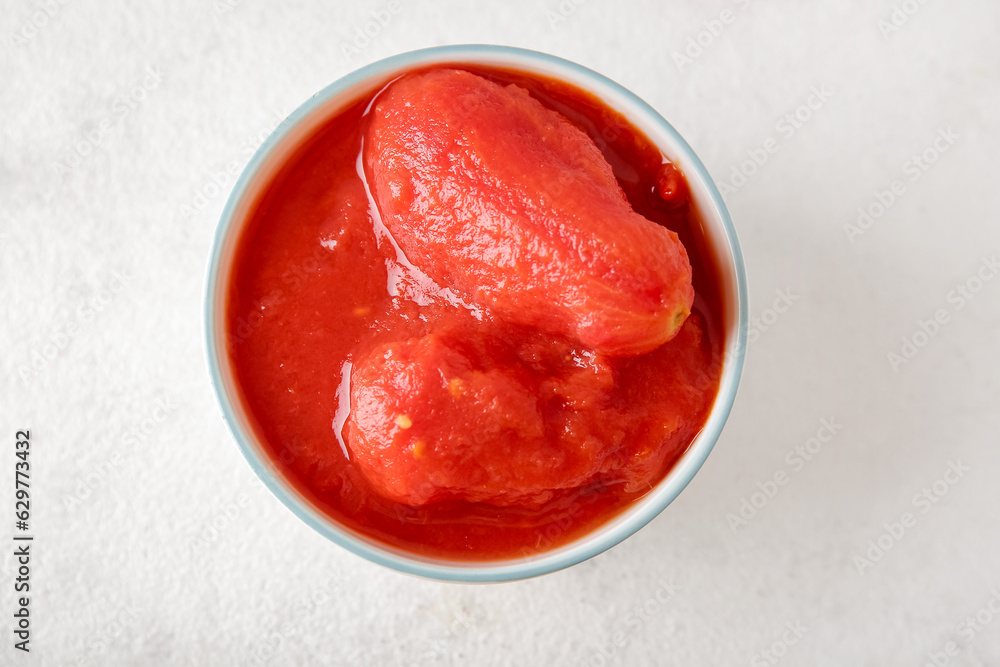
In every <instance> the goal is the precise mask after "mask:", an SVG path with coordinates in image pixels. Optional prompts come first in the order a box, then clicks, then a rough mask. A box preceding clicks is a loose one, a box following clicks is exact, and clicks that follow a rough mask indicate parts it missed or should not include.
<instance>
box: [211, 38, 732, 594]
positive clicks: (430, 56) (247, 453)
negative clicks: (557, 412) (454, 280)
mask: <svg viewBox="0 0 1000 667" xmlns="http://www.w3.org/2000/svg"><path fill="white" fill-rule="evenodd" d="M505 56H509V57H511V58H513V59H517V58H521V59H529V60H535V61H541V62H542V63H547V64H549V65H552V66H554V67H558V68H563V69H569V70H572V71H575V72H576V73H577V74H578V75H582V76H583V77H584V78H587V79H591V80H594V81H596V82H597V83H598V84H599V85H603V86H605V87H608V88H610V89H612V90H614V91H616V92H617V93H618V94H620V95H622V96H623V97H624V98H626V99H628V100H629V102H630V103H631V104H633V105H635V107H636V109H637V110H638V111H639V112H640V113H642V114H645V115H646V120H648V121H649V122H651V123H653V124H655V125H657V126H658V129H660V130H661V131H663V132H664V133H665V134H667V135H668V136H670V137H672V139H673V140H674V141H675V142H676V143H677V145H678V147H679V148H680V149H681V151H682V152H683V153H684V154H685V155H684V158H685V160H684V165H685V173H686V174H688V176H689V178H690V176H691V175H692V172H694V175H696V177H697V178H698V179H700V180H701V181H702V182H703V183H704V184H705V187H706V188H707V190H708V192H709V196H710V198H711V200H712V203H713V204H714V205H715V207H716V208H717V209H718V212H719V215H720V218H721V222H722V224H723V227H724V230H725V235H726V240H727V241H728V243H729V246H730V248H731V251H732V255H733V260H734V266H733V268H734V270H735V276H736V283H737V285H736V287H737V290H736V291H737V299H738V303H737V304H736V305H737V309H738V315H737V332H736V335H737V340H736V343H735V345H734V346H732V347H730V346H728V345H727V352H726V354H727V356H728V355H729V354H730V353H731V351H734V354H735V358H734V359H732V361H731V363H732V364H733V379H732V383H731V385H730V386H729V387H727V391H726V392H725V394H723V388H722V387H721V386H720V389H719V394H718V395H717V396H716V400H715V404H714V406H713V408H712V411H711V415H710V419H709V421H708V425H707V426H706V430H704V431H702V433H701V434H699V436H698V440H705V442H704V443H702V445H701V448H700V449H698V450H697V451H693V448H689V449H688V451H687V452H685V454H684V455H683V457H682V459H683V460H685V461H686V462H687V464H688V466H689V469H690V474H689V475H687V478H686V479H683V480H681V483H679V484H677V485H676V489H674V490H673V491H672V492H671V493H669V494H667V495H664V496H663V497H662V498H661V499H660V501H659V502H657V503H655V504H647V505H646V506H645V507H643V508H642V510H641V511H640V512H638V513H635V514H632V515H629V516H628V520H627V521H618V519H612V524H611V528H610V530H607V531H606V532H604V533H603V534H602V535H601V536H600V537H599V538H598V539H595V540H593V541H590V542H589V543H588V542H586V540H587V537H586V536H584V537H582V538H580V540H578V541H579V542H583V543H584V545H583V547H582V548H575V549H574V548H570V549H565V548H564V549H557V550H555V551H553V552H551V555H549V554H544V553H543V554H542V555H541V556H540V557H538V558H533V559H529V560H523V561H519V560H516V559H514V560H509V561H491V562H485V563H475V562H468V563H464V562H456V563H455V565H449V564H446V563H447V562H446V561H437V562H426V561H424V560H420V559H419V557H416V556H414V557H412V558H410V557H406V556H403V555H400V554H397V553H394V552H393V551H391V550H388V549H385V550H383V549H380V548H378V547H375V546H373V545H372V544H369V543H366V542H364V541H361V540H359V539H357V538H355V537H354V536H353V535H351V534H350V533H348V532H346V531H344V530H342V529H340V528H338V527H336V525H335V522H334V521H333V520H332V519H324V516H323V514H322V512H321V511H320V510H319V509H318V508H307V507H303V500H300V499H299V497H298V496H297V495H295V494H293V493H292V492H291V491H290V490H289V488H288V486H287V485H286V484H287V483H286V482H284V481H283V480H279V479H278V477H279V476H280V473H277V472H276V471H275V469H274V468H273V464H270V462H265V461H263V460H262V459H261V458H260V456H259V455H258V453H257V452H256V451H255V450H254V448H253V446H252V445H251V444H250V440H249V439H250V437H251V436H250V435H249V434H247V433H244V432H243V431H242V430H241V428H240V427H239V423H240V421H239V419H238V418H237V415H236V412H235V409H234V407H233V402H238V401H239V400H240V399H239V398H238V397H230V396H227V395H226V392H225V390H224V388H223V387H224V383H223V370H222V359H220V358H219V355H218V354H217V350H216V340H217V338H218V336H219V335H220V333H222V332H219V331H217V330H216V326H215V324H216V313H217V307H219V306H217V304H216V300H215V295H216V288H217V281H218V280H219V278H220V276H219V275H218V273H219V272H218V269H219V266H218V263H219V260H220V256H221V251H222V249H223V245H224V242H225V239H226V237H227V235H228V233H229V229H230V227H231V226H232V224H233V216H234V214H235V212H236V210H237V208H238V205H239V203H240V201H241V199H242V198H243V196H244V194H245V192H246V189H247V187H248V186H249V185H250V184H251V182H252V181H253V179H254V177H255V176H256V174H257V172H258V170H259V169H260V167H261V166H262V165H263V164H264V162H265V160H266V159H267V157H268V156H269V155H270V153H271V151H272V150H273V149H274V148H275V147H276V146H277V145H279V144H280V142H281V141H282V140H283V139H284V138H285V136H286V135H287V134H288V133H289V132H290V131H291V130H292V128H294V127H295V126H297V125H298V124H299V123H300V122H301V121H302V120H304V119H306V118H307V117H309V116H310V115H311V114H312V113H313V112H314V111H316V110H317V109H319V108H320V107H321V106H322V105H323V104H324V103H325V102H327V101H328V100H330V99H331V98H333V97H334V96H335V95H337V94H339V93H341V92H343V91H345V90H347V89H349V88H351V87H353V86H355V85H358V84H360V83H362V82H363V81H365V80H367V79H370V78H373V77H378V76H379V75H381V74H384V73H386V72H389V71H392V70H395V69H397V68H400V67H410V66H418V65H421V64H423V63H425V62H428V61H429V62H435V63H436V62H440V61H442V60H453V61H455V62H459V61H461V60H463V59H466V58H482V57H500V58H503V57H505ZM515 67H516V65H515ZM747 302H748V297H747V284H746V269H745V266H744V262H743V254H742V252H741V250H740V245H739V240H738V238H737V235H736V229H735V227H734V226H733V221H732V218H731V217H730V215H729V210H728V209H727V208H726V204H725V202H724V201H723V199H722V195H721V194H720V192H719V190H718V188H717V187H716V185H715V183H714V181H713V180H712V177H711V176H710V175H709V173H708V170H707V169H706V168H705V166H704V165H703V164H702V162H701V160H700V159H699V158H698V156H697V155H696V154H695V152H694V150H692V149H691V146H690V145H688V143H687V142H686V141H685V140H684V138H683V137H681V135H680V134H679V133H678V132H677V130H676V129H674V127H673V126H672V125H671V124H670V123H668V122H667V121H666V120H665V119H664V118H663V117H662V116H661V115H660V114H659V113H658V112H657V111H656V110H655V109H654V108H653V107H651V106H650V105H649V104H647V103H646V102H644V101H643V100H642V99H640V98H639V97H637V96H636V95H635V94H634V93H632V92H631V91H629V90H627V89H626V88H624V87H623V86H621V85H620V84H618V83H616V82H614V81H612V80H611V79H609V78H607V77H605V76H603V75H602V74H599V73H597V72H594V71H593V70H590V69H588V68H586V67H583V66H582V65H578V64H577V63H574V62H572V61H569V60H565V59H563V58H559V57H557V56H553V55H549V54H547V53H541V52H538V51H531V50H528V49H522V48H517V47H510V46H499V45H490V44H457V45H449V46H436V47H431V48H426V49H420V50H417V51H410V52H407V53H401V54H398V55H395V56H391V57H389V58H385V59H383V60H379V61H377V62H374V63H371V64H369V65H366V66H364V67H362V68H360V69H358V70H355V71H354V72H351V73H350V74H347V75H346V76H344V77H342V78H340V79H338V80H337V81H335V82H334V83H332V84H330V85H329V86H327V87H326V88H324V89H323V90H321V91H320V92H318V93H316V94H315V95H313V96H312V97H311V98H309V99H308V100H307V101H306V102H305V103H303V104H302V105H301V106H299V107H298V108H297V109H296V110H295V111H294V112H293V113H292V114H291V115H290V116H288V118H286V119H285V120H284V121H283V122H282V123H281V124H280V125H279V126H278V127H277V128H276V129H275V130H274V132H272V133H271V135H270V136H269V137H268V138H267V139H266V140H265V141H264V142H263V144H261V146H260V147H259V148H258V149H257V151H256V152H255V153H254V155H253V157H252V158H251V159H250V161H249V162H248V164H247V166H246V167H245V168H244V170H243V172H242V174H241V175H240V178H239V179H238V180H237V182H236V184H235V185H234V187H233V191H232V193H231V194H230V196H229V199H228V201H227V202H226V205H225V208H224V209H223V212H222V216H221V218H220V221H219V225H218V227H217V229H216V232H215V238H214V241H213V243H212V249H211V255H210V259H209V263H208V267H207V275H206V279H205V297H204V305H205V311H204V314H205V323H206V326H205V334H206V338H205V342H206V359H207V362H208V366H209V372H210V374H211V377H212V385H213V387H214V389H215V394H216V398H217V400H218V402H219V406H220V408H221V409H222V413H223V416H224V417H225V420H226V422H227V424H228V425H229V428H230V431H231V432H232V434H233V436H234V437H235V439H236V442H237V444H238V445H239V447H240V451H241V452H242V453H243V456H244V458H245V459H246V461H247V463H248V464H249V465H250V467H251V469H252V470H253V471H254V473H255V474H256V475H257V476H258V477H259V478H260V479H261V480H262V481H263V483H264V484H265V485H266V486H267V488H268V489H269V490H270V491H271V493H273V494H274V495H275V496H276V497H277V498H278V499H279V500H280V501H281V502H282V503H283V504H284V505H285V506H286V507H288V508H289V509H290V510H291V511H292V512H293V513H294V514H295V515H296V516H298V517H299V518H300V519H301V520H302V521H304V522H305V523H306V524H308V525H309V526H311V527H312V528H314V529H315V530H316V531H318V532H319V533H320V534H322V535H324V536H325V537H327V538H328V539H330V540H332V541H333V542H335V543H337V544H339V545H340V546H342V547H344V548H345V549H347V550H349V551H351V552H353V553H355V554H357V555H359V556H361V557H363V558H365V559H367V560H369V561H371V562H374V563H377V564H379V565H383V566H386V567H389V568H391V569H394V570H397V571H400V572H404V573H407V574H412V575H417V576H422V577H427V578H430V579H436V580H440V581H454V582H469V583H476V582H502V581H515V580H520V579H528V578H531V577H536V576H540V575H543V574H547V573H550V572H555V571H557V570H561V569H563V568H566V567H569V566H571V565H575V564H577V563H580V562H583V561H585V560H587V559H590V558H593V557H594V556H596V555H598V554H600V553H602V552H604V551H606V550H608V549H610V548H611V547H613V546H615V545H616V544H619V543H620V542H622V541H624V540H625V539H627V538H628V537H629V536H631V535H632V534H633V533H635V532H636V531H637V530H639V529H640V528H642V527H643V526H645V525H646V524H647V523H649V522H650V521H652V520H653V519H654V518H655V517H656V516H657V515H658V514H659V513H660V512H662V511H663V510H664V509H665V508H666V507H667V505H669V504H670V503H671V502H673V500H674V499H675V498H676V497H677V496H678V495H679V494H680V493H681V491H683V490H684V488H686V487H687V485H688V484H689V483H690V481H691V479H693V478H694V475H695V474H696V473H697V472H698V470H699V469H700V468H701V466H702V465H703V464H704V462H705V460H706V459H707V458H708V455H709V453H710V452H711V451H712V449H713V448H714V446H715V443H716V442H717V441H718V439H719V436H720V435H721V433H722V429H723V427H724V425H725V423H726V421H727V419H728V417H729V414H730V411H731V410H732V407H733V402H734V400H735V398H736V393H737V388H738V387H739V382H740V377H741V375H742V371H743V365H744V360H745V357H746V341H747V327H748V314H747ZM726 363H727V365H728V364H729V363H730V360H729V359H727V360H726ZM677 465H679V462H678V464H677ZM675 467H676V466H675ZM650 493H652V491H651V492H650ZM640 502H641V501H640ZM623 516H624V515H623ZM616 522H617V523H616ZM573 544H575V543H571V545H569V546H571V547H572V546H573Z"/></svg>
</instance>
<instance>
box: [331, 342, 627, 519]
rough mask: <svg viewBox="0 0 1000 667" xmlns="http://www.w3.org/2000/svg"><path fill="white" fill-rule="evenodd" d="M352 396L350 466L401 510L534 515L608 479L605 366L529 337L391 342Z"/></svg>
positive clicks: (356, 378)
mask: <svg viewBox="0 0 1000 667" xmlns="http://www.w3.org/2000/svg"><path fill="white" fill-rule="evenodd" d="M519 354H520V355H521V356H523V357H524V358H521V357H519ZM351 387H352V390H351V418H350V421H349V422H348V428H349V431H348V442H349V443H350V447H351V453H352V456H353V459H354V461H355V462H356V463H357V464H358V465H359V466H360V467H361V469H362V471H363V472H364V473H365V475H366V477H367V478H368V479H369V481H370V482H371V483H372V485H373V486H374V487H376V488H377V489H378V490H379V492H380V493H381V494H382V495H383V496H384V497H386V498H388V499H390V500H393V501H395V502H401V503H404V504H407V505H411V506H417V505H424V504H426V503H429V502H434V501H438V500H443V499H460V500H465V501H470V502H486V503H490V504H494V505H501V506H505V505H522V506H523V505H529V506H530V505H538V504H541V503H543V502H545V501H547V500H549V499H550V498H551V497H552V495H553V490H555V489H568V488H574V487H577V486H580V485H581V484H584V483H585V482H587V481H588V480H589V479H591V478H593V476H594V475H595V474H596V473H598V472H600V471H602V470H606V469H607V468H608V466H609V465H610V464H611V461H610V460H609V457H610V456H611V455H612V454H614V453H615V452H616V451H617V449H618V447H619V446H620V444H621V441H622V439H623V437H624V433H623V432H622V431H621V430H620V428H619V427H618V426H616V420H615V419H614V418H613V417H618V416H619V415H618V414H617V412H615V411H614V410H613V409H612V408H611V405H610V403H611V397H612V395H611V392H612V389H613V377H612V370H611V367H610V366H609V365H608V364H607V363H606V362H605V361H604V360H601V359H600V358H598V357H597V356H596V355H594V354H589V355H581V354H578V353H577V352H576V351H574V350H573V349H572V348H571V347H570V346H568V345H566V344H564V343H560V342H554V341H546V340H542V339H538V338H537V337H534V339H531V340H525V339H521V340H518V341H517V344H516V345H512V344H511V343H510V341H509V340H505V339H503V338H500V337H497V336H494V335H490V334H488V333H482V332H473V331H464V332H449V333H443V334H439V333H432V334H428V335H426V336H423V337H420V338H413V339H409V340H406V341H400V342H394V343H389V344H386V345H383V346H381V347H379V348H376V349H375V350H373V351H372V353H371V354H370V355H369V356H368V357H367V358H366V359H364V360H361V361H360V362H359V364H358V366H357V367H356V369H355V371H354V373H353V377H352V380H351ZM612 413H614V414H612ZM609 417H610V418H611V419H609ZM606 464H607V465H606ZM619 464H620V462H619Z"/></svg>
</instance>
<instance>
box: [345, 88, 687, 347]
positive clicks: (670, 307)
mask: <svg viewBox="0 0 1000 667" xmlns="http://www.w3.org/2000/svg"><path fill="white" fill-rule="evenodd" d="M370 116H371V118H370V125H369V128H368V131H367V133H366V136H365V147H364V159H365V170H366V175H367V178H368V181H369V183H370V185H371V187H372V191H373V195H374V198H375V201H376V203H377V204H378V208H379V211H380V213H381V216H382V219H383V223H384V224H385V226H386V228H387V229H388V230H389V231H390V232H391V233H392V235H393V237H394V238H395V239H396V241H397V243H398V244H399V245H400V247H401V248H402V250H403V251H404V252H405V253H406V255H407V257H408V259H409V260H410V261H411V262H413V263H414V264H416V265H417V266H419V267H421V269H422V270H424V271H425V272H426V273H427V274H428V275H430V276H431V277H432V278H433V279H434V280H436V281H437V282H439V283H440V284H442V285H444V286H447V287H449V288H451V289H453V290H454V291H456V292H458V293H460V294H463V295H465V296H466V297H467V298H469V299H471V300H472V301H473V302H475V303H476V304H479V305H481V306H485V307H488V308H489V309H491V310H492V311H493V312H495V313H496V314H497V315H498V316H499V317H501V318H502V319H504V320H507V321H510V322H514V323H517V324H521V325H526V326H530V327H536V328H538V329H540V330H542V331H546V332H550V333H553V334H557V335H561V336H566V337H568V338H570V339H573V340H576V341H578V342H580V343H581V344H583V345H584V346H586V347H588V348H591V349H593V350H595V351H597V352H599V353H601V354H605V355H609V356H633V355H639V354H645V353H647V352H650V351H651V350H654V349H656V348H657V347H659V346H660V345H662V344H663V343H665V342H667V341H669V340H670V339H671V338H673V337H674V335H676V333H677V331H678V330H679V329H680V327H681V325H682V324H683V323H684V320H685V319H686V318H687V316H688V314H689V313H690V312H691V306H692V302H693V299H694V289H693V287H692V284H691V264H690V262H689V260H688V256H687V253H686V251H685V249H684V246H683V245H682V244H681V242H680V240H679V239H678V237H677V235H676V234H675V233H674V232H672V231H670V230H668V229H666V228H665V227H662V226H660V225H658V224H656V223H654V222H651V221H649V220H647V219H646V218H644V217H642V216H641V215H639V214H638V213H636V212H635V211H634V210H633V209H632V208H631V206H630V205H629V203H628V200H627V199H626V198H625V195H624V193H623V192H622V189H621V186H620V185H619V184H618V182H617V181H616V179H615V176H614V173H613V171H612V169H611V166H610V165H609V164H608V162H607V161H606V160H605V159H604V156H603V155H602V154H601V152H600V150H599V149H598V148H597V146H596V145H595V144H594V142H593V141H592V140H591V139H590V138H589V137H588V136H587V135H586V134H584V132H582V131H581V130H580V129H578V128H577V127H576V126H574V125H573V124H572V123H570V122H569V121H568V120H567V119H566V118H564V117H563V116H562V115H560V114H559V113H557V112H555V111H552V110H550V109H547V108H545V107H544V106H542V104H541V103H539V102H538V101H537V100H535V99H534V98H533V97H531V95H530V94H529V93H528V92H527V91H526V90H524V89H523V88H520V87H518V86H515V85H508V86H506V87H503V86H500V85H498V84H495V83H493V82H491V81H488V80H487V79H485V78H482V77H479V76H476V75H474V74H471V73H469V72H465V71H461V70H447V69H445V70H434V71H431V72H427V73H424V74H419V75H411V76H405V77H403V78H402V79H400V80H398V81H396V82H395V83H394V84H392V85H391V86H390V87H389V88H388V89H387V90H386V91H384V93H383V94H382V95H381V96H380V97H379V98H378V100H377V102H376V103H375V105H374V107H373V109H372V112H371V114H370Z"/></svg>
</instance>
